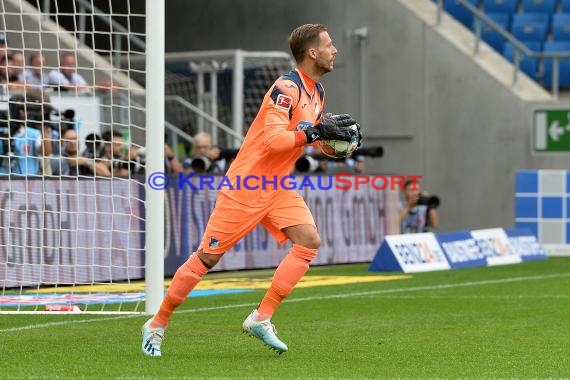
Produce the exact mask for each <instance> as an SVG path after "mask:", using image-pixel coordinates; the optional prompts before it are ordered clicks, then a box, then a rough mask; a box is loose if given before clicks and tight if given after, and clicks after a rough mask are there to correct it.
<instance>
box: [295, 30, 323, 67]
mask: <svg viewBox="0 0 570 380" xmlns="http://www.w3.org/2000/svg"><path fill="white" fill-rule="evenodd" d="M326 31H327V28H326V26H324V25H322V24H305V25H301V26H299V27H298V28H296V29H295V30H293V31H292V32H291V35H290V36H289V47H290V48H291V53H293V57H294V58H295V61H296V62H297V63H299V62H301V61H302V60H303V58H304V56H305V52H306V51H307V48H308V47H309V46H310V45H314V44H318V42H319V38H320V35H321V33H322V32H326Z"/></svg>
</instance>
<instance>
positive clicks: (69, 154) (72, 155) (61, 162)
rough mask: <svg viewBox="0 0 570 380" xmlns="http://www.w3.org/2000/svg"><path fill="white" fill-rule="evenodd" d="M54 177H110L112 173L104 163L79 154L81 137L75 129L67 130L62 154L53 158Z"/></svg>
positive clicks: (62, 139) (63, 137)
mask: <svg viewBox="0 0 570 380" xmlns="http://www.w3.org/2000/svg"><path fill="white" fill-rule="evenodd" d="M51 171H52V174H53V175H58V176H59V175H62V176H93V175H99V176H104V177H109V176H110V175H111V172H110V171H109V168H108V167H107V165H105V164H104V163H103V162H97V161H96V160H95V159H94V157H86V156H83V155H80V154H79V135H78V134H77V131H75V129H67V130H66V131H65V132H63V134H62V136H61V154H60V155H58V156H52V157H51Z"/></svg>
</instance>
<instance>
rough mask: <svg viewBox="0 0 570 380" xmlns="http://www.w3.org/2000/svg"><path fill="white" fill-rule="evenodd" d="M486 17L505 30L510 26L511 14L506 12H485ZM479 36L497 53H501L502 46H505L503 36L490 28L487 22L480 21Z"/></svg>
mask: <svg viewBox="0 0 570 380" xmlns="http://www.w3.org/2000/svg"><path fill="white" fill-rule="evenodd" d="M485 15H486V16H487V17H489V18H490V19H491V20H493V21H494V22H495V23H496V24H498V25H499V26H500V27H502V28H503V29H505V31H508V30H509V26H510V19H511V16H510V15H509V14H507V13H486V14H485ZM473 29H475V24H473ZM481 38H482V39H483V41H485V42H486V43H487V44H489V46H491V47H492V48H493V49H495V50H496V51H498V52H499V53H503V48H504V46H505V38H504V37H503V36H501V35H500V34H499V33H498V32H496V31H495V30H494V29H492V28H491V27H490V26H489V24H487V23H485V22H483V23H481Z"/></svg>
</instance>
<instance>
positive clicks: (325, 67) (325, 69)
mask: <svg viewBox="0 0 570 380" xmlns="http://www.w3.org/2000/svg"><path fill="white" fill-rule="evenodd" d="M317 67H318V69H319V71H320V72H321V75H323V74H326V73H330V72H331V71H333V69H334V60H332V59H331V60H321V61H317Z"/></svg>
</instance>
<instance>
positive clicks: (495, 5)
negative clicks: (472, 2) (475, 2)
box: [483, 0, 519, 14]
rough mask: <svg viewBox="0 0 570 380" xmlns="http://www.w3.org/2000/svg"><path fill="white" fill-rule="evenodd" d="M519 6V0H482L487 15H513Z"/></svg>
mask: <svg viewBox="0 0 570 380" xmlns="http://www.w3.org/2000/svg"><path fill="white" fill-rule="evenodd" d="M518 6H519V0H484V1H483V8H484V9H485V12H488V13H507V14H513V13H515V12H516V10H517V8H518Z"/></svg>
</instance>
